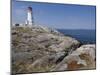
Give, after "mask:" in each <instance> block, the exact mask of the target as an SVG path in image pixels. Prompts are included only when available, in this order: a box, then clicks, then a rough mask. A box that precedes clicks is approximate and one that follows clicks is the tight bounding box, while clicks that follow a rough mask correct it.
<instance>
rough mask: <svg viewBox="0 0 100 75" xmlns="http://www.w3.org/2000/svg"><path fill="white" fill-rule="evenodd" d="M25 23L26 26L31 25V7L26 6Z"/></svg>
mask: <svg viewBox="0 0 100 75" xmlns="http://www.w3.org/2000/svg"><path fill="white" fill-rule="evenodd" d="M26 25H27V26H32V25H33V17H32V7H28V11H27V20H26Z"/></svg>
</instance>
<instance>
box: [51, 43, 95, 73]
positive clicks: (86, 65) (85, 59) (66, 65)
mask: <svg viewBox="0 0 100 75" xmlns="http://www.w3.org/2000/svg"><path fill="white" fill-rule="evenodd" d="M95 52H96V51H95V45H94V44H88V45H82V46H81V47H79V48H78V49H76V50H75V51H73V52H72V54H70V55H69V56H66V57H65V58H64V60H63V61H62V62H61V63H59V64H58V65H57V66H56V67H55V68H54V69H52V70H51V71H64V70H82V69H95V67H96V64H95V61H96V60H95V59H96V57H95Z"/></svg>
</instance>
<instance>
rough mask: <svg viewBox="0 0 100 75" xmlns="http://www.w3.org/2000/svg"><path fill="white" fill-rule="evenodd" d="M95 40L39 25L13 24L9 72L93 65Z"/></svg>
mask: <svg viewBox="0 0 100 75" xmlns="http://www.w3.org/2000/svg"><path fill="white" fill-rule="evenodd" d="M95 59H96V58H95V44H87V45H81V43H80V42H79V41H78V40H76V39H75V38H72V37H69V36H64V35H63V34H62V33H60V32H58V31H57V30H55V29H50V28H46V27H42V26H33V27H12V73H13V74H17V73H34V72H50V71H64V70H78V69H95Z"/></svg>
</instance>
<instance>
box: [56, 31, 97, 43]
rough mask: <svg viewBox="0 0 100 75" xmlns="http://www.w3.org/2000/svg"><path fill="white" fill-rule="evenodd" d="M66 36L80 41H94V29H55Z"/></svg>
mask: <svg viewBox="0 0 100 75" xmlns="http://www.w3.org/2000/svg"><path fill="white" fill-rule="evenodd" d="M57 30H58V31H59V32H61V33H63V34H64V35H66V36H71V37H73V38H76V39H77V40H79V41H80V42H81V43H86V44H88V43H96V30H83V29H82V30H81V29H78V30H72V29H70V30H69V29H57Z"/></svg>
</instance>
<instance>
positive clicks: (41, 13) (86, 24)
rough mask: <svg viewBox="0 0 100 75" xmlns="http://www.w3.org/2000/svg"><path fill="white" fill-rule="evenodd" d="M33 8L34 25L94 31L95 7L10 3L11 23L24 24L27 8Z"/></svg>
mask: <svg viewBox="0 0 100 75" xmlns="http://www.w3.org/2000/svg"><path fill="white" fill-rule="evenodd" d="M28 6H31V7H32V8H33V17H34V22H35V24H39V25H43V26H48V27H53V28H58V29H95V18H96V16H95V14H96V11H95V10H96V7H95V6H84V5H72V4H54V3H52V4H50V3H38V2H24V1H22V2H20V1H13V2H12V23H25V20H26V17H27V7H28Z"/></svg>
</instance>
